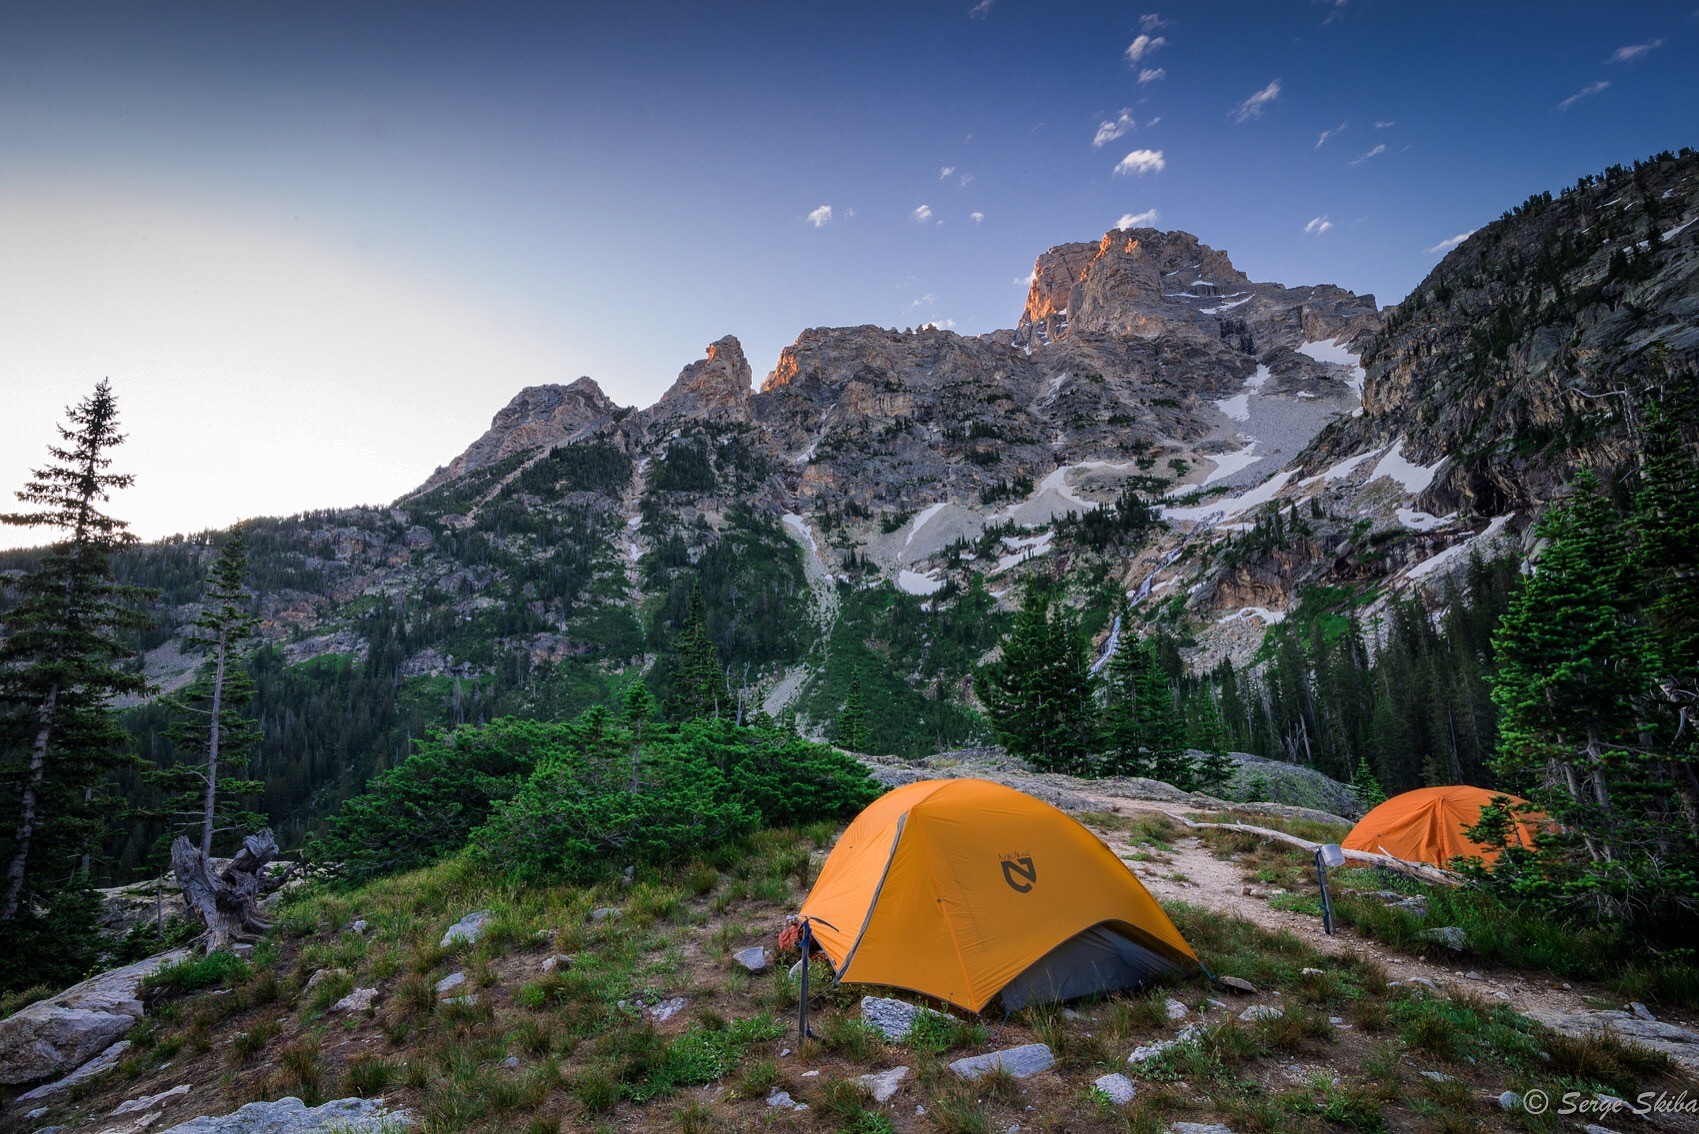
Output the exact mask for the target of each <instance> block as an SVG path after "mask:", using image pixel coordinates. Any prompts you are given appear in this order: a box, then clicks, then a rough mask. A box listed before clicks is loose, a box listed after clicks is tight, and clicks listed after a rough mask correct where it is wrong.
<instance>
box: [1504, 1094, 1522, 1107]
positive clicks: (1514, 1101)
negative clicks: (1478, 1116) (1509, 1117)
mask: <svg viewBox="0 0 1699 1134" xmlns="http://www.w3.org/2000/svg"><path fill="white" fill-rule="evenodd" d="M1521 1105H1522V1096H1521V1095H1519V1094H1517V1093H1516V1092H1515V1091H1506V1092H1504V1094H1502V1095H1500V1096H1498V1108H1499V1109H1500V1110H1515V1109H1516V1108H1517V1107H1519V1106H1521Z"/></svg>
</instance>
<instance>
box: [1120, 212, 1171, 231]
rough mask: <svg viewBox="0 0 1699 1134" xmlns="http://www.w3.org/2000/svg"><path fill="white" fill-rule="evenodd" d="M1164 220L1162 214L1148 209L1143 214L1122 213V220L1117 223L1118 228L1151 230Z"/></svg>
mask: <svg viewBox="0 0 1699 1134" xmlns="http://www.w3.org/2000/svg"><path fill="white" fill-rule="evenodd" d="M1161 219H1162V214H1161V213H1159V212H1157V211H1156V210H1155V209H1146V210H1145V211H1144V212H1142V213H1122V214H1121V219H1120V220H1118V221H1116V222H1115V227H1116V228H1150V227H1151V226H1152V225H1154V224H1156V222H1157V221H1159V220H1161Z"/></svg>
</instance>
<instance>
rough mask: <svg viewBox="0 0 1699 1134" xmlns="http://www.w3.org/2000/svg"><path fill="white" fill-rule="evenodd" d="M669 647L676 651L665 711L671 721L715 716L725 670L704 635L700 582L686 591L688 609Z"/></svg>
mask: <svg viewBox="0 0 1699 1134" xmlns="http://www.w3.org/2000/svg"><path fill="white" fill-rule="evenodd" d="M673 649H674V651H675V653H676V654H677V662H676V668H675V669H674V671H673V689H672V696H671V697H669V698H668V699H667V713H668V715H669V716H671V717H672V719H673V720H675V721H693V720H699V719H701V718H704V717H718V716H719V715H720V706H721V704H722V703H723V702H724V701H725V671H724V669H723V668H722V667H721V665H720V651H719V650H718V649H717V648H716V647H715V646H714V640H713V639H712V638H711V637H709V636H708V608H707V606H706V604H704V603H703V601H702V586H701V584H700V583H699V584H697V585H696V586H695V587H694V588H693V589H692V590H691V592H690V610H689V612H688V613H687V614H686V615H685V617H684V625H683V626H682V627H681V628H680V629H679V633H678V640H677V641H676V642H674V644H673Z"/></svg>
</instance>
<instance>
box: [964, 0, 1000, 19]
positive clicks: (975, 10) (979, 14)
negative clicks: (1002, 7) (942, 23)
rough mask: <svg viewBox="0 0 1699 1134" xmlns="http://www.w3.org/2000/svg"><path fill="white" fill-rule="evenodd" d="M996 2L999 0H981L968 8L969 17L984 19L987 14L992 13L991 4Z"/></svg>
mask: <svg viewBox="0 0 1699 1134" xmlns="http://www.w3.org/2000/svg"><path fill="white" fill-rule="evenodd" d="M996 2H997V0H979V3H977V4H975V5H974V6H973V7H971V8H969V9H968V10H967V14H968V17H969V18H970V19H975V20H983V19H984V18H985V17H986V16H989V15H990V14H991V5H993V4H995V3H996Z"/></svg>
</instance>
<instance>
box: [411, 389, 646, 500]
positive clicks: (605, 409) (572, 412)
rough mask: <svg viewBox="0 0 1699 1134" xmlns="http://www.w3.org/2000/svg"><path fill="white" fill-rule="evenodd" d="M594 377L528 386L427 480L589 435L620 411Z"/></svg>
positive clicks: (442, 479) (437, 481) (442, 478)
mask: <svg viewBox="0 0 1699 1134" xmlns="http://www.w3.org/2000/svg"><path fill="white" fill-rule="evenodd" d="M619 409H620V407H619V406H618V405H616V404H615V403H614V401H613V399H611V398H609V397H608V396H607V395H606V394H604V393H603V392H602V388H601V387H600V386H598V385H597V384H596V380H595V379H594V378H589V377H583V378H579V379H578V380H577V381H575V382H572V383H570V384H568V385H564V386H562V385H557V384H552V383H551V384H549V385H546V386H527V387H525V388H524V389H523V390H520V391H519V393H517V394H515V395H514V396H513V400H512V401H510V402H508V403H507V405H505V406H503V407H502V408H501V409H500V410H499V411H498V412H497V413H496V415H495V417H493V418H491V419H490V427H489V429H488V430H486V431H485V433H484V435H483V436H482V437H480V438H478V439H477V440H476V441H474V442H472V444H471V445H469V446H468V447H467V449H466V451H465V452H464V453H462V454H460V455H459V456H458V457H456V458H454V460H452V461H450V462H449V463H448V464H447V465H446V466H444V467H441V468H439V469H437V471H436V472H434V473H432V474H431V477H430V479H429V480H427V481H426V482H425V483H424V485H423V486H422V487H423V488H424V489H431V488H435V487H436V486H437V485H439V484H442V483H443V482H445V481H449V480H453V479H454V478H455V477H457V476H460V475H462V474H463V473H468V472H471V471H473V470H474V469H480V468H483V467H484V466H486V465H493V464H495V463H497V462H498V461H502V460H505V459H506V458H508V457H510V456H512V455H513V454H515V453H521V452H524V451H526V450H528V449H540V448H548V447H552V446H555V445H562V444H566V443H568V442H571V441H576V440H579V439H581V438H583V437H585V436H587V435H588V434H589V433H590V432H591V431H593V430H594V429H595V428H596V427H597V426H598V425H601V424H603V423H604V422H606V421H608V420H609V419H610V418H612V417H613V416H614V414H616V413H617V412H619Z"/></svg>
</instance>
